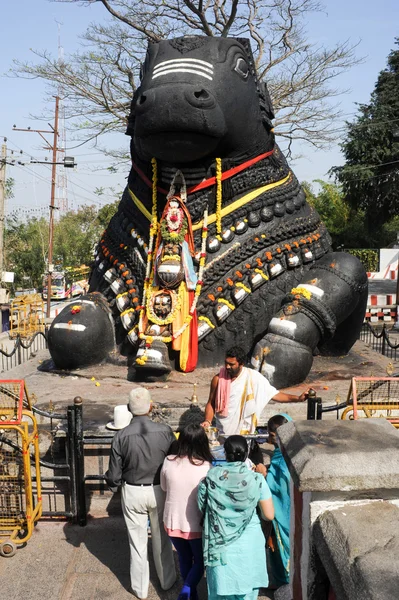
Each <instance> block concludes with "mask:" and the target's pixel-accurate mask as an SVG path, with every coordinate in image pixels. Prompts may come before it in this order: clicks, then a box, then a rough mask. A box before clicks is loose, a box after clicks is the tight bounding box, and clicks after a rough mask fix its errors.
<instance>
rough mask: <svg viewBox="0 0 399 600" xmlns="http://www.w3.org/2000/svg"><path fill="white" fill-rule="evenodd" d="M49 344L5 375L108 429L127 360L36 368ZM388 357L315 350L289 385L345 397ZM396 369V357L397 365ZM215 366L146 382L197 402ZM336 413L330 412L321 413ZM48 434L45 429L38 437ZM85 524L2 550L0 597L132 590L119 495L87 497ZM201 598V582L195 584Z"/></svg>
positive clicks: (176, 402) (169, 599)
mask: <svg viewBox="0 0 399 600" xmlns="http://www.w3.org/2000/svg"><path fill="white" fill-rule="evenodd" d="M48 358H49V357H48V354H47V352H46V351H42V352H39V353H38V355H37V356H36V357H35V358H34V359H32V360H31V361H29V362H28V363H26V364H24V365H21V366H20V367H17V368H15V369H13V370H12V371H11V372H8V373H7V378H12V379H18V378H24V379H25V380H26V382H27V385H28V388H29V391H30V393H31V394H32V396H33V399H34V401H35V402H37V403H38V404H39V405H40V406H41V407H43V408H48V407H49V405H50V404H52V406H53V407H54V408H55V409H56V410H64V409H65V407H66V406H67V405H68V404H71V403H72V401H73V398H74V397H75V396H78V395H79V396H81V397H82V398H83V400H84V418H85V428H86V429H95V430H96V431H98V432H105V431H106V430H105V425H106V423H107V422H108V421H110V420H111V419H112V413H113V406H114V405H116V404H120V403H124V402H126V400H127V395H128V392H129V390H130V389H131V387H132V386H133V385H136V384H134V383H132V382H130V381H128V379H127V377H128V371H127V368H125V367H117V366H115V365H103V366H100V367H93V368H89V369H83V370H79V371H75V372H73V373H71V374H66V373H57V372H55V371H50V372H45V371H40V370H38V369H41V368H43V366H44V365H47V366H48V363H47V362H46V361H48ZM388 363H389V361H388V359H386V358H385V357H383V356H381V355H379V354H376V353H374V352H373V351H371V350H369V349H368V348H367V347H366V346H365V345H364V344H363V343H361V342H358V343H357V344H356V346H355V348H354V349H353V351H352V352H351V353H350V354H349V355H348V356H346V357H338V358H334V359H331V358H323V357H316V358H315V363H314V368H313V369H312V371H311V373H310V375H309V377H308V378H307V379H306V381H305V382H304V383H303V384H301V385H299V386H296V387H295V388H291V390H290V391H292V392H293V393H297V394H299V393H300V392H301V391H303V390H306V389H308V388H309V387H310V386H312V387H313V388H314V389H316V391H317V393H318V394H320V395H321V396H322V398H323V404H327V405H330V404H334V403H335V401H336V399H337V396H339V398H340V400H344V399H345V398H346V395H347V393H348V389H349V385H350V379H351V377H352V376H353V375H363V376H370V375H375V376H377V375H381V376H384V375H386V368H387V366H388ZM394 370H396V371H398V370H399V365H398V364H396V365H394ZM213 373H214V371H213V370H212V369H204V370H200V371H196V372H195V373H194V374H187V375H184V374H182V373H174V374H172V375H171V377H170V378H169V379H168V381H167V382H163V383H157V384H148V385H147V386H146V387H149V388H150V389H151V393H152V395H153V398H154V400H155V402H156V403H157V404H158V405H159V407H161V408H162V407H164V408H168V407H172V410H177V408H178V407H179V408H180V412H181V410H182V409H184V408H186V407H188V406H189V404H190V399H191V396H192V393H193V384H194V383H198V387H197V394H198V397H199V404H200V406H202V407H203V406H204V405H205V403H206V400H207V396H208V388H209V382H210V379H211V376H212V375H213ZM284 408H285V409H286V410H287V412H289V413H290V414H291V415H292V416H293V417H294V418H302V419H303V418H306V405H305V404H292V405H287V406H285V407H284ZM279 411H281V405H278V404H276V403H271V404H270V405H269V406H268V413H267V414H266V416H265V418H267V416H268V415H269V414H273V413H274V412H279ZM327 416H328V418H335V415H334V414H333V413H330V414H329V415H326V417H327ZM43 439H44V441H45V437H44V438H43ZM90 512H91V515H92V516H91V517H90V518H89V522H88V525H87V526H86V527H85V528H81V527H79V526H78V525H71V524H66V523H64V522H55V523H54V522H51V523H50V522H44V521H41V522H40V523H39V524H38V525H37V527H36V529H35V531H34V533H33V536H32V538H31V539H30V540H29V541H28V543H27V545H26V547H25V548H21V549H19V550H18V551H17V554H16V555H15V556H14V557H13V558H8V559H4V558H0V578H1V582H2V583H1V593H0V597H1V598H4V599H7V600H22V598H29V599H30V600H36V599H37V600H39V598H40V600H47V599H48V600H50V599H51V600H56V599H58V600H69V599H72V598H73V599H74V600H80V599H82V600H83V599H84V600H123V599H124V598H126V599H127V598H131V597H132V596H131V595H130V593H129V592H128V584H129V580H128V545H127V537H126V533H125V527H124V523H123V519H122V517H121V515H120V504H119V498H118V496H111V495H110V494H109V493H106V492H103V493H100V494H97V495H94V496H92V497H91V498H90ZM153 572H154V570H153V569H152V573H153ZM178 590H179V584H176V585H175V586H174V587H173V588H172V590H170V591H169V592H163V591H162V590H160V589H159V587H158V586H157V582H156V580H155V578H153V579H152V582H151V587H150V593H149V599H150V600H155V599H160V600H175V598H176V597H177V594H178ZM272 597H273V596H272V593H271V592H270V593H267V592H265V593H264V594H263V595H260V596H259V598H261V599H262V600H266V599H269V600H271V599H272ZM200 598H201V600H206V598H207V594H206V586H205V583H204V585H203V587H202V589H201V591H200Z"/></svg>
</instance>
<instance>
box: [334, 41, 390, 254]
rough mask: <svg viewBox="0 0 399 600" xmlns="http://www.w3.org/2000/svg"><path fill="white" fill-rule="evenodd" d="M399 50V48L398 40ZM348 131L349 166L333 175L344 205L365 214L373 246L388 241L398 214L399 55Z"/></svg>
mask: <svg viewBox="0 0 399 600" xmlns="http://www.w3.org/2000/svg"><path fill="white" fill-rule="evenodd" d="M395 44H396V45H399V38H397V39H396V41H395ZM347 125H348V134H347V139H346V141H345V142H344V143H343V144H342V150H343V153H344V156H345V159H346V162H345V165H344V166H342V167H334V168H333V169H332V172H333V173H335V175H336V177H337V180H338V181H339V182H340V184H341V185H342V190H343V193H344V196H345V201H346V202H347V203H348V204H349V205H350V206H351V207H352V208H353V209H355V210H361V211H364V214H365V217H366V220H367V229H368V234H369V237H370V241H371V244H373V243H376V242H378V240H379V238H380V237H382V238H384V235H385V234H384V233H383V232H381V228H382V226H383V225H384V224H385V223H388V222H389V221H391V220H392V218H393V217H395V215H397V214H398V212H399V50H396V49H395V50H393V51H392V52H391V53H390V54H389V56H388V64H387V68H386V69H384V70H383V71H381V72H380V74H379V76H378V79H377V83H376V85H375V88H374V91H373V93H372V94H371V99H370V102H369V104H361V105H359V114H358V116H357V118H356V120H355V121H354V122H353V123H348V124H347ZM388 231H389V228H388V229H385V233H387V232H388ZM395 239H396V236H395V237H394V238H393V239H391V240H390V241H391V242H392V241H394V240H395Z"/></svg>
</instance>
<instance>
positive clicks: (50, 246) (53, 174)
mask: <svg viewBox="0 0 399 600" xmlns="http://www.w3.org/2000/svg"><path fill="white" fill-rule="evenodd" d="M59 103H60V99H59V97H58V96H56V97H55V116H54V136H53V164H52V167H51V199H50V220H49V234H48V276H47V313H46V316H47V318H50V312H51V274H52V272H53V271H54V266H53V237H54V210H55V184H56V173H57V150H58V148H57V142H58V111H59Z"/></svg>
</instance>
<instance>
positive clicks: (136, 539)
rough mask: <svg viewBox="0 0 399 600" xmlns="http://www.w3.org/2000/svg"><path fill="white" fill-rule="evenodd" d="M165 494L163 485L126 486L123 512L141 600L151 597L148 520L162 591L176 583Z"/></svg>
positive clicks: (132, 574)
mask: <svg viewBox="0 0 399 600" xmlns="http://www.w3.org/2000/svg"><path fill="white" fill-rule="evenodd" d="M164 504H165V493H164V492H163V491H162V489H161V486H159V485H154V486H142V487H140V486H133V485H129V484H127V483H124V484H123V486H122V510H123V516H124V518H125V523H126V527H127V532H128V536H129V546H130V583H131V586H132V592H133V593H134V594H135V595H136V596H137V597H138V598H147V596H148V585H149V581H150V568H149V562H148V551H147V545H148V530H147V525H148V519H150V525H151V541H152V554H153V557H154V563H155V569H156V572H157V575H158V579H159V582H160V584H161V587H162V589H164V590H168V589H169V588H171V587H172V585H173V584H174V583H175V581H176V569H175V563H174V559H173V550H172V546H171V543H170V541H169V538H168V536H167V534H166V532H165V529H164V526H163V509H164Z"/></svg>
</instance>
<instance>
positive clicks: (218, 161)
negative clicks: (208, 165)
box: [216, 158, 222, 241]
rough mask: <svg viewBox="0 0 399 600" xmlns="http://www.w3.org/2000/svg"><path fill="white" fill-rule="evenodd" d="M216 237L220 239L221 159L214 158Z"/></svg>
mask: <svg viewBox="0 0 399 600" xmlns="http://www.w3.org/2000/svg"><path fill="white" fill-rule="evenodd" d="M216 237H217V239H218V240H220V241H221V240H222V159H221V158H217V159H216Z"/></svg>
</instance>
